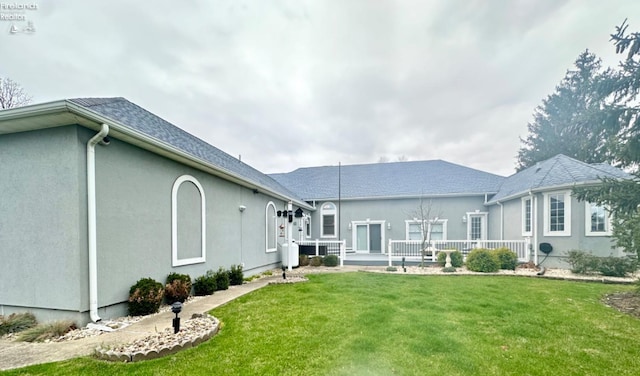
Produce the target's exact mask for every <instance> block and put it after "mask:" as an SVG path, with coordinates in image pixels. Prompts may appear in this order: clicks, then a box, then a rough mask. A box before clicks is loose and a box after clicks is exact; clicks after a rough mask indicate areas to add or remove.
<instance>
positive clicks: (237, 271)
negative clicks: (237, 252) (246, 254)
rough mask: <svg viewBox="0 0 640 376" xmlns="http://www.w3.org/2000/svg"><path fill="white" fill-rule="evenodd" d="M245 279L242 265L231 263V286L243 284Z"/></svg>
mask: <svg viewBox="0 0 640 376" xmlns="http://www.w3.org/2000/svg"><path fill="white" fill-rule="evenodd" d="M243 281H244V273H243V272H242V265H231V269H229V283H230V284H231V286H237V285H241V284H242V282H243Z"/></svg>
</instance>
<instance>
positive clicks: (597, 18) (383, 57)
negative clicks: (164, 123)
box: [0, 0, 640, 175]
mask: <svg viewBox="0 0 640 376" xmlns="http://www.w3.org/2000/svg"><path fill="white" fill-rule="evenodd" d="M3 4H4V5H3ZM7 4H19V5H20V4H36V5H37V10H24V11H23V12H22V13H18V14H22V15H24V17H18V18H24V20H17V21H7V20H0V76H3V77H10V78H12V79H13V80H15V81H17V82H19V83H20V84H21V85H22V86H23V87H24V88H25V90H26V91H27V92H29V93H30V94H31V95H32V96H33V100H34V102H35V103H40V102H48V101H53V100H59V99H64V98H76V97H112V96H119V97H125V98H127V99H128V100H130V101H132V102H134V103H136V104H138V105H140V106H141V107H143V108H145V109H147V110H149V111H151V112H153V113H154V114H156V115H158V116H160V117H162V118H164V119H166V120H168V121H170V122H172V123H173V124H175V125H177V126H179V127H181V128H183V129H185V130H186V131H188V132H190V133H192V134H194V135H196V136H198V137H200V138H202V139H204V140H205V141H207V142H209V143H210V144H212V145H214V146H216V147H218V148H220V149H222V150H223V151H225V152H227V153H229V154H231V155H233V156H239V155H242V160H243V161H244V162H246V163H248V164H250V165H252V166H253V167H255V168H257V169H258V170H260V171H262V172H265V173H272V172H288V171H291V170H294V169H296V168H298V167H308V166H320V165H337V164H338V162H342V164H343V165H344V164H356V163H375V162H378V161H379V160H381V158H385V159H387V160H390V161H395V160H398V158H399V157H405V158H406V159H408V160H426V159H443V160H446V161H450V162H453V163H458V164H462V165H466V166H469V167H473V168H477V169H480V170H484V171H488V172H493V173H497V174H501V175H510V174H512V173H513V172H514V167H515V157H516V155H517V151H518V148H519V146H520V141H519V137H524V136H525V135H526V130H527V128H526V127H527V123H528V122H529V121H530V120H531V118H532V114H533V110H534V108H535V107H536V106H538V105H539V104H540V103H541V101H542V99H543V98H544V97H546V96H547V95H549V94H550V93H552V92H553V90H554V87H555V86H556V85H557V84H558V83H559V82H560V80H561V79H562V77H563V76H564V74H565V72H566V70H567V69H569V68H571V67H572V65H573V62H574V61H575V59H576V58H577V56H578V54H580V53H581V52H582V51H584V50H585V49H587V48H588V49H589V50H590V51H592V52H594V53H595V54H596V55H598V56H599V57H601V58H602V59H603V60H604V62H605V65H617V63H618V61H619V60H620V56H616V55H615V54H614V52H615V51H614V48H613V45H612V44H611V42H609V35H610V34H611V33H612V32H614V30H615V26H617V25H620V23H622V21H623V20H624V19H625V18H629V21H628V22H629V24H630V25H631V26H630V29H629V30H630V31H640V1H632V0H606V1H604V0H574V1H558V0H529V1H510V0H504V1H489V0H485V1H466V0H464V1H463V0H461V1H450V0H449V1H448V0H441V1H393V2H392V1H382V0H362V1H351V0H325V1H319V0H317V1H300V0H291V1H276V0H272V1H268V0H256V1H242V0H230V1H176V0H172V1H164V0H162V1H153V2H141V1H140V2H131V1H124V0H111V1H90V0H85V1H70V0H62V1H61V0H56V1H53V0H39V1H38V0H35V1H24V2H23V1H16V2H13V1H11V2H4V3H2V4H0V7H2V6H4V7H5V9H0V13H3V14H5V15H6V14H7V13H10V12H8V10H7V8H6V7H7V6H8V5H7ZM28 22H31V25H32V26H33V29H35V31H33V32H31V33H29V32H24V30H25V28H26V27H27V26H28V25H29V24H28ZM13 25H15V26H16V28H17V29H18V30H20V31H21V32H18V33H14V34H11V33H10V32H9V30H10V28H11V27H12V26H13Z"/></svg>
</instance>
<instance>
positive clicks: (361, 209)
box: [312, 196, 491, 249]
mask: <svg viewBox="0 0 640 376" xmlns="http://www.w3.org/2000/svg"><path fill="white" fill-rule="evenodd" d="M429 200H430V201H431V215H430V217H431V218H435V217H438V218H439V219H446V220H447V239H456V240H460V239H466V238H467V223H464V222H463V221H462V218H463V217H464V216H465V215H466V213H467V212H475V211H476V210H478V211H480V212H486V211H487V208H486V207H485V206H484V196H471V197H464V196H463V197H435V198H425V199H424V201H423V202H424V207H425V208H427V207H428V202H429ZM331 202H333V203H334V204H336V206H337V204H338V202H337V201H331ZM323 203H324V202H317V203H316V206H317V207H318V210H316V211H315V212H314V213H313V214H312V238H313V239H315V238H318V239H320V238H321V237H320V226H321V217H320V216H321V210H320V209H319V208H320V207H321V206H322V204H323ZM419 206H420V199H419V198H403V199H386V200H343V201H342V202H341V203H340V212H341V214H340V237H341V238H342V239H346V241H347V248H352V247H353V244H352V243H353V241H352V238H353V232H352V231H353V229H351V230H349V227H348V226H349V223H351V222H352V221H366V220H367V219H370V220H371V221H385V228H384V229H383V231H384V238H385V243H386V242H388V241H389V239H394V240H404V239H406V221H408V220H412V219H413V218H414V217H416V218H417V217H419V215H418V211H419V209H418V208H419ZM490 217H491V216H489V218H488V220H491V218H490ZM389 224H390V226H391V229H389V228H388V225H389ZM323 239H327V240H328V239H329V238H323ZM336 240H337V238H336ZM386 246H387V244H385V245H384V249H386Z"/></svg>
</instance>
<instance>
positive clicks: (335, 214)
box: [320, 202, 338, 238]
mask: <svg viewBox="0 0 640 376" xmlns="http://www.w3.org/2000/svg"><path fill="white" fill-rule="evenodd" d="M327 204H329V205H333V208H332V209H325V205H327ZM325 215H333V234H325V233H324V227H325V226H324V217H325ZM320 237H321V238H337V237H338V209H337V207H336V204H334V203H333V202H324V203H322V206H320Z"/></svg>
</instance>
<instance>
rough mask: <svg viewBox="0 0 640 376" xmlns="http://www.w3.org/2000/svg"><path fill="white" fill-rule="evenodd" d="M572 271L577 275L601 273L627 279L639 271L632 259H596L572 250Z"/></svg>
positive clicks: (569, 257) (570, 257) (568, 259)
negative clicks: (629, 275)
mask: <svg viewBox="0 0 640 376" xmlns="http://www.w3.org/2000/svg"><path fill="white" fill-rule="evenodd" d="M567 261H568V262H569V265H571V271H572V272H573V273H576V274H593V273H600V274H602V275H604V276H607V277H625V276H627V275H628V274H631V273H633V272H635V271H636V270H637V269H638V263H637V261H636V260H635V259H632V258H630V257H614V256H609V257H596V256H594V255H592V254H590V253H588V252H585V251H580V250H572V251H569V252H568V253H567Z"/></svg>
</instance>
